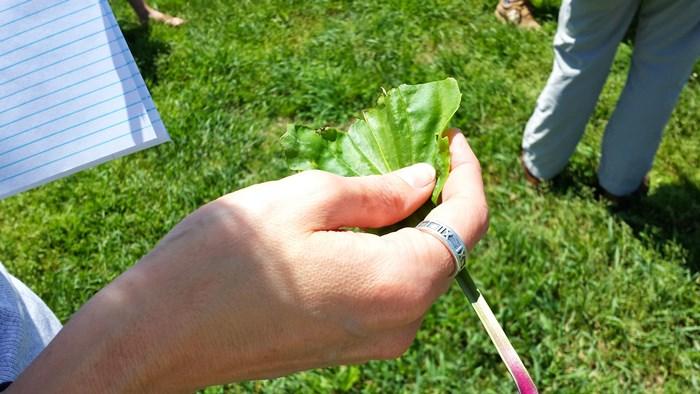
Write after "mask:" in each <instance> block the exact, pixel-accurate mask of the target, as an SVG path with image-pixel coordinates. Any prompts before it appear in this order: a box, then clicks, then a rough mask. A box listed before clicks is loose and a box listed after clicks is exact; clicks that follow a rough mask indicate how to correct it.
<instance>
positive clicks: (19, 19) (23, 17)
mask: <svg viewBox="0 0 700 394" xmlns="http://www.w3.org/2000/svg"><path fill="white" fill-rule="evenodd" d="M68 1H69V0H63V1H60V2H58V3H56V4H54V5H50V6H48V7H46V8H42V9H40V10H39V11H34V12H32V13H29V14H24V15H22V16H21V17H19V18H17V19H13V20H11V21H9V22H7V23H5V24H2V25H0V27H5V26H7V25H11V24H13V23H15V22H18V21H21V20H22V19H25V18H29V17H30V16H33V15H36V14H40V13H42V12H44V11H46V10H48V9H51V8H54V7H58V6H59V5H61V4H64V3H67V2H68ZM10 8H12V7H10Z"/></svg>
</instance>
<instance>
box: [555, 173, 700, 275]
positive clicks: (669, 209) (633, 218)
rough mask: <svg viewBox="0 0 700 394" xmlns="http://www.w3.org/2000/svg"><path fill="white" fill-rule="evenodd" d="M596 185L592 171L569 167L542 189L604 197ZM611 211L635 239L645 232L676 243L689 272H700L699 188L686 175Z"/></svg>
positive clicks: (564, 194)
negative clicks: (628, 228) (684, 253)
mask: <svg viewBox="0 0 700 394" xmlns="http://www.w3.org/2000/svg"><path fill="white" fill-rule="evenodd" d="M596 184H597V178H596V176H595V173H594V172H593V171H590V170H586V169H585V168H572V166H568V167H567V168H566V169H565V170H564V171H562V173H561V174H559V175H557V176H556V177H555V178H554V179H552V180H551V181H549V182H547V184H546V186H544V189H543V190H546V191H549V192H551V193H554V194H557V195H560V196H562V197H571V196H578V197H581V198H591V197H592V198H601V197H598V196H597V193H596V190H595V185H596ZM609 210H610V213H611V214H613V215H614V216H616V217H618V218H620V219H622V220H623V221H624V222H625V223H627V225H629V226H630V227H631V228H632V230H633V231H634V233H635V235H636V236H641V234H642V233H644V234H645V236H647V237H650V238H651V239H652V240H653V241H657V242H659V243H661V242H666V241H675V242H677V243H678V244H679V245H681V247H683V248H684V249H685V250H686V252H687V263H688V269H689V270H690V272H691V273H692V274H696V273H699V272H700V187H698V186H697V185H695V184H694V183H693V182H692V181H691V180H690V179H688V178H687V177H686V176H682V177H681V179H680V181H678V182H677V183H673V184H665V185H661V186H659V187H657V188H655V189H653V190H652V192H651V193H650V194H649V195H647V196H646V197H643V198H641V199H640V200H638V201H635V202H633V203H631V204H630V205H628V206H626V207H625V208H617V207H615V206H613V205H610V206H609Z"/></svg>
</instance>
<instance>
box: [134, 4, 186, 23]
mask: <svg viewBox="0 0 700 394" xmlns="http://www.w3.org/2000/svg"><path fill="white" fill-rule="evenodd" d="M129 4H131V7H132V8H133V9H134V11H135V12H136V15H138V17H139V20H140V21H141V23H142V24H144V25H145V24H148V22H149V21H150V20H154V21H156V22H161V23H165V24H166V25H170V26H180V25H181V24H183V23H185V20H184V19H182V18H178V17H176V16H171V15H168V14H165V13H162V12H160V11H158V10H156V9H154V8H151V7H149V6H148V4H146V1H145V0H129Z"/></svg>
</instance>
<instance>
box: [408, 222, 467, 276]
mask: <svg viewBox="0 0 700 394" xmlns="http://www.w3.org/2000/svg"><path fill="white" fill-rule="evenodd" d="M416 228H417V229H418V230H420V231H423V232H424V233H427V234H430V235H432V236H433V237H435V238H437V239H438V240H439V241H440V242H442V243H443V245H445V246H446V247H447V249H448V250H449V251H450V253H451V254H452V257H453V258H454V261H455V270H454V272H453V273H452V276H454V275H457V273H458V272H459V271H461V270H462V268H464V266H465V265H466V264H467V254H468V250H467V245H465V244H464V241H462V238H460V237H459V235H457V232H456V231H454V230H453V229H452V228H450V227H449V226H446V225H444V224H440V223H438V222H434V221H432V220H424V221H422V222H420V223H418V225H417V226H416Z"/></svg>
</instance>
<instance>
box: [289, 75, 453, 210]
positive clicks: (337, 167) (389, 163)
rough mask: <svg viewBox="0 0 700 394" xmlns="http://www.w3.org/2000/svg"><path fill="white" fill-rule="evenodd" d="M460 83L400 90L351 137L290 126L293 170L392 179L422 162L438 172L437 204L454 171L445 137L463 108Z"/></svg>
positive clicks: (358, 123)
mask: <svg viewBox="0 0 700 394" xmlns="http://www.w3.org/2000/svg"><path fill="white" fill-rule="evenodd" d="M461 97H462V95H461V93H460V92H459V87H458V86H457V81H455V80H454V79H453V78H447V79H445V80H442V81H435V82H429V83H425V84H420V85H400V86H399V87H398V88H395V89H391V90H389V92H387V93H386V94H385V95H383V96H381V97H380V98H379V100H377V106H376V107H375V108H372V109H369V110H367V111H365V112H363V114H362V115H363V118H362V119H358V120H356V121H355V122H354V123H353V124H352V125H351V126H350V128H349V129H348V131H347V132H345V131H341V130H338V129H334V128H322V129H316V130H314V129H312V128H309V127H306V126H299V125H294V124H290V125H289V126H288V127H287V132H286V133H285V134H284V135H283V136H282V144H283V146H284V150H285V154H286V156H287V162H288V164H289V167H290V168H291V169H293V170H310V169H320V170H325V171H329V172H333V173H336V174H339V175H344V176H362V175H373V174H386V173H388V172H391V171H394V170H398V169H399V168H403V167H406V166H409V165H412V164H416V163H421V162H423V163H429V164H432V165H433V167H435V170H436V173H437V182H436V184H435V189H434V190H433V195H432V201H433V203H435V204H437V202H438V198H439V196H440V193H441V192H442V188H443V187H444V186H445V181H446V180H447V175H448V174H449V171H450V154H449V147H448V141H447V137H444V136H443V135H442V133H443V131H444V130H445V129H446V128H447V125H448V122H449V121H450V119H451V118H452V115H454V113H455V112H456V111H457V108H459V103H460V100H461Z"/></svg>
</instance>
